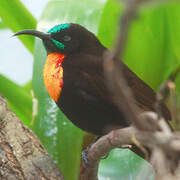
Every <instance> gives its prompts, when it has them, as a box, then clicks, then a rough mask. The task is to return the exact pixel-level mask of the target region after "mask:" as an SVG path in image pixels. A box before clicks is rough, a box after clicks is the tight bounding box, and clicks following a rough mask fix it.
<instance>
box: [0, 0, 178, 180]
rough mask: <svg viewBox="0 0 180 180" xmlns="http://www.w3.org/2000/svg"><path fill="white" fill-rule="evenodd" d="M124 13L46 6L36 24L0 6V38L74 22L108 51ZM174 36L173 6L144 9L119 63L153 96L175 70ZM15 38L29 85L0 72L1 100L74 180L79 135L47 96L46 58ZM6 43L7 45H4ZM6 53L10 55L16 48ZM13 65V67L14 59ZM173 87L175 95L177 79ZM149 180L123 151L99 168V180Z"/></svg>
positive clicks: (98, 6) (58, 3) (65, 0)
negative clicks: (27, 54) (8, 33)
mask: <svg viewBox="0 0 180 180" xmlns="http://www.w3.org/2000/svg"><path fill="white" fill-rule="evenodd" d="M41 8H42V7H41ZM123 10H124V6H123V4H122V3H120V2H117V1H115V0H79V1H74V0H50V1H48V3H47V5H46V7H45V8H44V10H43V13H42V15H41V17H40V19H38V20H37V19H36V18H35V17H34V14H31V12H30V11H29V10H28V9H27V8H26V7H25V6H24V4H23V3H22V2H21V1H20V0H6V1H5V0H0V18H1V22H0V35H1V33H2V32H3V30H4V29H10V30H11V31H12V32H17V31H20V30H23V29H38V30H41V31H47V30H48V29H49V28H51V27H52V26H54V25H56V24H61V23H66V22H74V23H79V24H81V25H83V26H85V27H86V28H88V29H89V30H90V31H92V32H94V33H95V34H96V35H97V36H98V38H99V39H100V41H101V42H102V43H103V44H104V45H105V46H106V47H108V48H112V47H113V43H114V40H115V38H116V32H117V27H118V21H119V17H120V15H121V14H122V12H123ZM179 32H180V3H178V2H168V1H166V2H163V3H161V2H158V3H155V2H154V3H151V4H150V3H149V4H147V5H144V6H143V7H142V8H141V9H139V11H138V13H137V17H136V19H135V21H134V22H133V24H132V26H131V29H130V33H129V36H128V43H127V48H126V50H125V54H124V58H123V60H124V62H125V63H126V64H127V65H128V66H129V67H130V68H131V69H132V70H133V71H134V72H135V73H136V74H137V75H138V76H139V77H140V78H142V79H143V80H144V81H145V82H146V83H147V84H149V85H150V86H151V87H152V88H153V89H154V90H155V91H156V90H157V89H158V87H159V86H160V84H161V83H162V82H163V81H164V80H165V79H166V78H167V77H168V75H169V74H170V73H171V72H172V71H173V70H174V69H176V68H177V66H178V65H179V60H180V50H179V46H180V33H179ZM12 34H13V33H12ZM19 38H20V41H21V42H22V43H23V45H24V47H26V49H27V51H29V52H30V53H31V54H32V55H33V56H32V57H33V73H32V79H31V81H29V82H27V83H26V84H24V85H19V84H17V83H16V82H14V81H12V80H10V79H9V78H8V77H6V76H5V75H4V74H3V73H2V72H1V71H0V94H2V95H3V96H4V97H6V99H7V102H8V104H9V106H10V107H11V109H12V110H13V111H14V112H15V113H16V114H17V116H18V117H19V118H20V119H21V120H22V121H23V123H25V124H26V125H27V126H28V127H30V128H31V129H32V130H33V131H34V132H35V133H36V135H37V136H38V137H39V138H40V140H41V142H42V143H43V145H44V146H45V148H46V149H47V151H48V152H49V153H50V154H51V156H52V158H53V159H54V161H55V162H56V163H57V165H58V167H59V168H60V170H61V172H62V173H63V175H64V176H65V178H66V179H67V180H76V179H78V174H79V166H80V157H81V150H82V144H83V142H82V141H83V135H84V132H82V131H81V130H80V129H78V128H77V127H75V126H74V125H73V124H72V123H71V122H69V120H67V118H66V117H65V116H64V115H63V114H62V112H60V111H59V109H58V108H57V107H56V105H55V103H54V102H53V101H52V100H51V99H50V98H49V96H48V94H47V91H46V89H45V87H44V85H43V78H42V68H43V65H44V63H45V58H46V53H45V50H44V47H43V46H42V42H41V41H40V40H38V39H37V40H35V39H34V38H33V37H29V36H28V37H25V36H20V37H19ZM8 42H9V44H10V43H11V41H10V40H9V39H8ZM1 47H2V48H1V54H0V61H2V58H4V56H1V55H2V54H3V44H1ZM9 47H10V46H9ZM11 47H12V48H13V50H14V49H15V48H16V46H11ZM9 52H11V49H9ZM12 52H13V51H12ZM19 54H20V55H21V56H20V58H21V57H22V59H23V58H25V57H24V55H23V52H22V53H21V52H19ZM13 60H14V61H16V56H14V58H13ZM23 61H26V59H23ZM0 64H1V63H0ZM9 64H10V65H11V62H10V61H9ZM19 66H20V65H19ZM22 68H23V67H22ZM24 68H25V67H24ZM25 69H26V68H25ZM0 70H1V69H0ZM17 71H18V69H17V68H13V72H14V74H16V72H17ZM27 71H28V69H26V71H25V72H24V73H28V72H27ZM29 71H30V70H29ZM24 75H25V74H24ZM176 85H177V93H178V92H179V91H180V78H179V77H178V78H177V80H176ZM153 175H154V171H153V169H152V168H151V166H150V165H149V164H148V163H147V162H146V161H144V160H143V159H141V158H140V157H138V156H137V155H135V154H134V153H132V152H131V151H129V150H124V149H115V150H113V151H111V153H110V154H109V156H108V158H106V159H103V160H102V161H101V163H100V166H99V179H100V180H105V179H108V178H109V179H111V180H121V179H122V180H126V179H127V180H132V179H133V180H134V179H141V180H148V179H149V180H152V179H153Z"/></svg>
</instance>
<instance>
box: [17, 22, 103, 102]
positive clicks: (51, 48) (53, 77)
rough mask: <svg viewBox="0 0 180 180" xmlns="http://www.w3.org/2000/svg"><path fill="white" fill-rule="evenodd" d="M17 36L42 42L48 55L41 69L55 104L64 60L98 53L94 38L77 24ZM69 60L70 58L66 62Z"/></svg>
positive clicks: (24, 32)
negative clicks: (77, 55) (84, 54)
mask: <svg viewBox="0 0 180 180" xmlns="http://www.w3.org/2000/svg"><path fill="white" fill-rule="evenodd" d="M18 35H32V36H35V37H38V38H40V39H41V40H42V41H43V44H44V46H45V48H46V51H47V54H48V56H47V59H46V63H45V65H44V69H43V77H44V83H45V86H46V88H47V91H48V93H49V95H50V96H51V98H52V99H54V101H56V102H57V101H58V99H59V97H60V93H61V90H62V87H63V83H64V79H63V74H64V67H63V65H62V64H63V61H64V59H65V58H66V57H67V56H70V55H73V54H76V53H94V55H95V53H100V51H98V50H97V49H98V47H101V45H100V42H99V41H98V40H97V38H96V36H95V35H94V34H93V33H91V32H90V31H88V30H87V29H85V28H84V27H83V26H81V25H78V24H73V23H70V24H69V23H68V24H60V25H56V26H54V27H53V28H51V29H50V30H49V31H48V32H46V33H44V32H40V31H36V30H23V31H20V32H17V33H16V34H15V36H18ZM99 49H101V48H99ZM69 60H71V58H69V59H68V61H67V62H69Z"/></svg>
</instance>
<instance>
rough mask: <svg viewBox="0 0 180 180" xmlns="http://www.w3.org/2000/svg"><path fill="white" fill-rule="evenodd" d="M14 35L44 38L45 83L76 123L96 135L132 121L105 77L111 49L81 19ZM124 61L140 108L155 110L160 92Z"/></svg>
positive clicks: (67, 114)
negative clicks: (105, 67)
mask: <svg viewBox="0 0 180 180" xmlns="http://www.w3.org/2000/svg"><path fill="white" fill-rule="evenodd" d="M15 35H16V36H17V35H32V36H35V37H38V38H40V39H41V40H42V41H43V44H44V47H45V49H46V51H47V59H46V63H45V65H44V70H43V77H44V84H45V86H46V89H47V91H48V93H49V95H50V97H51V98H52V99H53V100H54V101H55V102H56V104H57V106H58V107H59V108H60V109H61V110H62V112H63V113H64V114H65V115H66V116H67V117H68V119H69V120H71V121H72V123H73V124H75V125H76V126H78V127H79V128H81V129H82V130H84V131H87V132H90V133H93V134H95V135H97V136H102V135H104V134H106V133H108V132H110V131H111V130H114V129H117V128H123V127H127V126H130V125H131V122H129V121H128V120H127V118H126V115H125V114H124V112H122V111H121V109H119V108H118V107H117V105H116V104H115V102H114V100H113V93H112V92H111V91H110V90H109V88H108V87H107V83H108V82H107V80H106V78H105V77H104V69H103V62H104V61H103V56H104V52H105V51H109V50H108V49H107V48H106V47H104V46H103V45H102V44H101V42H100V41H99V40H98V39H97V37H96V36H95V35H94V34H93V33H92V32H90V31H89V30H87V29H86V28H85V27H83V26H81V25H79V24H74V23H66V24H59V25H56V26H54V27H53V28H51V29H50V30H49V31H48V32H46V33H44V32H40V31H37V30H23V31H20V32H17V33H16V34H15ZM121 66H122V73H123V75H124V77H125V80H126V81H127V84H128V86H129V87H130V89H131V90H132V93H133V96H134V98H135V103H136V105H137V106H138V107H139V109H140V110H141V111H142V112H143V111H155V107H154V104H155V102H156V93H155V92H154V91H153V90H152V88H151V87H149V86H148V85H147V84H146V83H145V82H144V81H142V80H141V79H140V78H139V77H138V76H137V75H136V74H135V73H134V72H133V71H131V70H130V69H129V68H128V67H127V65H125V64H124V63H123V62H121ZM161 110H162V113H163V116H164V118H165V119H167V120H169V119H170V118H171V116H170V112H169V110H168V108H167V107H166V106H165V105H164V104H162V105H161ZM127 113H128V109H127Z"/></svg>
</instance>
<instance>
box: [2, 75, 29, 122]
mask: <svg viewBox="0 0 180 180" xmlns="http://www.w3.org/2000/svg"><path fill="white" fill-rule="evenodd" d="M0 84H1V85H0V93H1V94H2V95H3V96H5V97H6V99H7V100H8V104H9V106H10V107H11V109H12V110H13V111H14V112H15V113H16V115H17V116H18V117H19V118H20V119H21V120H22V121H23V122H24V123H25V124H27V125H29V124H30V121H31V119H32V97H31V94H30V92H27V90H25V89H24V88H23V87H22V86H19V85H17V84H16V83H14V82H13V81H11V80H9V79H8V78H6V77H5V76H3V75H1V74H0Z"/></svg>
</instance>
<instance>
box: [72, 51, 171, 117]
mask: <svg viewBox="0 0 180 180" xmlns="http://www.w3.org/2000/svg"><path fill="white" fill-rule="evenodd" d="M73 61H76V62H75V63H72V64H73V65H74V66H75V67H74V68H77V67H78V68H79V72H80V75H79V77H78V79H79V81H80V83H79V85H78V87H81V89H82V90H84V91H86V94H88V95H89V97H90V96H92V97H95V98H98V99H100V100H101V101H104V103H107V104H109V105H113V106H115V105H114V103H113V101H112V96H111V95H110V92H109V90H108V88H107V83H108V82H107V81H106V80H105V78H104V71H103V64H102V62H103V59H102V58H101V57H97V56H92V55H87V54H86V55H84V54H80V55H78V56H76V57H73ZM122 69H123V73H124V76H125V78H126V80H127V83H128V85H129V87H130V88H131V89H132V92H133V95H134V98H135V100H136V104H137V106H138V107H140V109H142V111H155V108H154V103H155V102H156V94H155V92H154V91H153V90H152V88H150V87H149V86H148V85H147V84H145V83H144V82H143V81H142V80H141V79H140V78H138V76H137V75H136V74H135V73H133V72H132V71H131V70H130V69H129V68H128V67H127V66H126V65H125V64H123V63H122ZM83 82H85V83H84V84H83ZM92 99H93V98H92ZM162 112H163V115H164V117H165V118H166V119H167V120H170V119H171V116H170V113H169V110H168V109H167V107H166V106H165V105H164V104H163V105H162Z"/></svg>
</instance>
